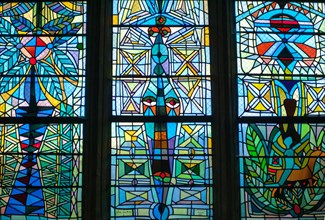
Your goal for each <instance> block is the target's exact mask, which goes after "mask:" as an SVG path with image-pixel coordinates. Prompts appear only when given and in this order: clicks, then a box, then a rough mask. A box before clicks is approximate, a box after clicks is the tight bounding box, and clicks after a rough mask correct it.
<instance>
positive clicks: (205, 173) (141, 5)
mask: <svg viewBox="0 0 325 220" xmlns="http://www.w3.org/2000/svg"><path fill="white" fill-rule="evenodd" d="M207 6H208V4H207V1H201V0H198V1H192V2H189V1H182V0H178V1H155V2H150V3H149V2H148V1H142V0H140V1H117V0H114V1H113V39H112V42H113V51H112V63H113V67H112V75H113V77H112V79H113V82H112V95H113V100H112V106H113V111H112V117H111V119H112V120H111V121H116V122H113V123H112V124H111V137H112V140H111V144H110V148H111V149H110V151H111V158H110V160H111V164H112V167H111V178H110V182H111V185H110V188H111V200H110V202H111V203H110V205H111V212H110V213H111V218H114V219H139V218H141V219H156V218H157V219H161V218H162V219H169V218H170V219H182V218H187V217H188V216H192V218H195V219H212V216H213V215H212V199H213V198H212V141H211V123H210V122H209V121H210V118H209V117H207V116H211V79H210V54H209V53H210V50H209V46H210V45H209V28H208V10H207ZM193 116H200V117H195V119H194V118H193Z"/></svg>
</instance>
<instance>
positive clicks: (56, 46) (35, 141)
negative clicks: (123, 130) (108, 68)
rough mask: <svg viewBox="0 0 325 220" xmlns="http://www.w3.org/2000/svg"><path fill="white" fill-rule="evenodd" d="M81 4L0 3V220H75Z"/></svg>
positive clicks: (81, 99)
mask: <svg viewBox="0 0 325 220" xmlns="http://www.w3.org/2000/svg"><path fill="white" fill-rule="evenodd" d="M85 20H86V3H85V2H82V1H78V2H77V1H75V2H73V1H62V2H42V1H37V2H36V1H35V2H14V3H13V2H11V1H10V2H2V3H0V215H1V219H38V220H41V219H81V217H82V216H81V195H82V191H81V186H82V185H81V180H82V151H83V149H82V148H83V147H82V146H83V120H84V119H83V118H84V116H85V34H86V29H85Z"/></svg>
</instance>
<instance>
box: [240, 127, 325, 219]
mask: <svg viewBox="0 0 325 220" xmlns="http://www.w3.org/2000/svg"><path fill="white" fill-rule="evenodd" d="M239 131H240V132H239V142H240V143H239V151H240V186H241V196H242V200H241V214H242V216H243V217H244V218H245V219H246V218H260V219H267V218H271V217H273V218H281V219H282V218H283V219H284V218H288V219H289V218H292V217H301V218H300V219H321V218H324V215H325V208H324V206H323V204H324V197H325V177H324V172H325V145H324V143H325V138H324V134H325V125H324V124H306V123H305V124H285V123H283V124H273V123H267V124H265V123H264V124H262V123H256V124H240V125H239ZM244 198H245V199H244Z"/></svg>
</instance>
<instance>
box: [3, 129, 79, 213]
mask: <svg viewBox="0 0 325 220" xmlns="http://www.w3.org/2000/svg"><path fill="white" fill-rule="evenodd" d="M0 132H1V136H0V137H1V142H0V143H1V145H0V215H1V216H2V218H3V219H20V218H21V216H20V215H23V216H25V215H31V216H34V217H35V216H39V218H37V219H57V218H65V219H78V217H80V216H81V180H82V178H81V175H82V155H81V154H82V141H83V137H82V125H80V124H5V125H4V124H2V125H0ZM6 217H7V218H6ZM34 219H36V218H34Z"/></svg>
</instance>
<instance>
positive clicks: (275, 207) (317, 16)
mask: <svg viewBox="0 0 325 220" xmlns="http://www.w3.org/2000/svg"><path fill="white" fill-rule="evenodd" d="M235 5H236V6H235V8H236V31H237V69H238V74H237V81H238V116H239V122H248V123H239V161H240V187H241V217H242V218H243V219H251V218H259V219H268V218H277V219H279V218H281V219H291V218H297V217H299V219H306V220H307V219H320V218H323V217H324V215H325V209H324V206H323V204H324V199H325V195H324V192H325V187H324V186H325V185H324V183H325V178H324V168H325V161H324V158H325V148H324V143H323V142H324V140H323V139H324V138H323V137H324V128H325V125H324V124H316V123H314V122H315V117H312V116H318V117H320V116H322V115H324V110H325V108H324V104H325V99H324V88H325V87H324V86H325V85H324V83H325V81H324V76H323V75H324V67H325V66H324V58H323V53H324V44H323V41H324V39H323V38H324V27H325V26H324V25H325V23H324V22H325V20H324V18H325V4H324V3H313V2H272V1H236V3H235ZM303 116H308V117H303ZM302 120H304V121H302ZM265 121H269V123H264V122H265ZM272 121H273V122H276V123H272ZM319 121H320V122H321V118H319ZM312 122H313V123H312Z"/></svg>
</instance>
